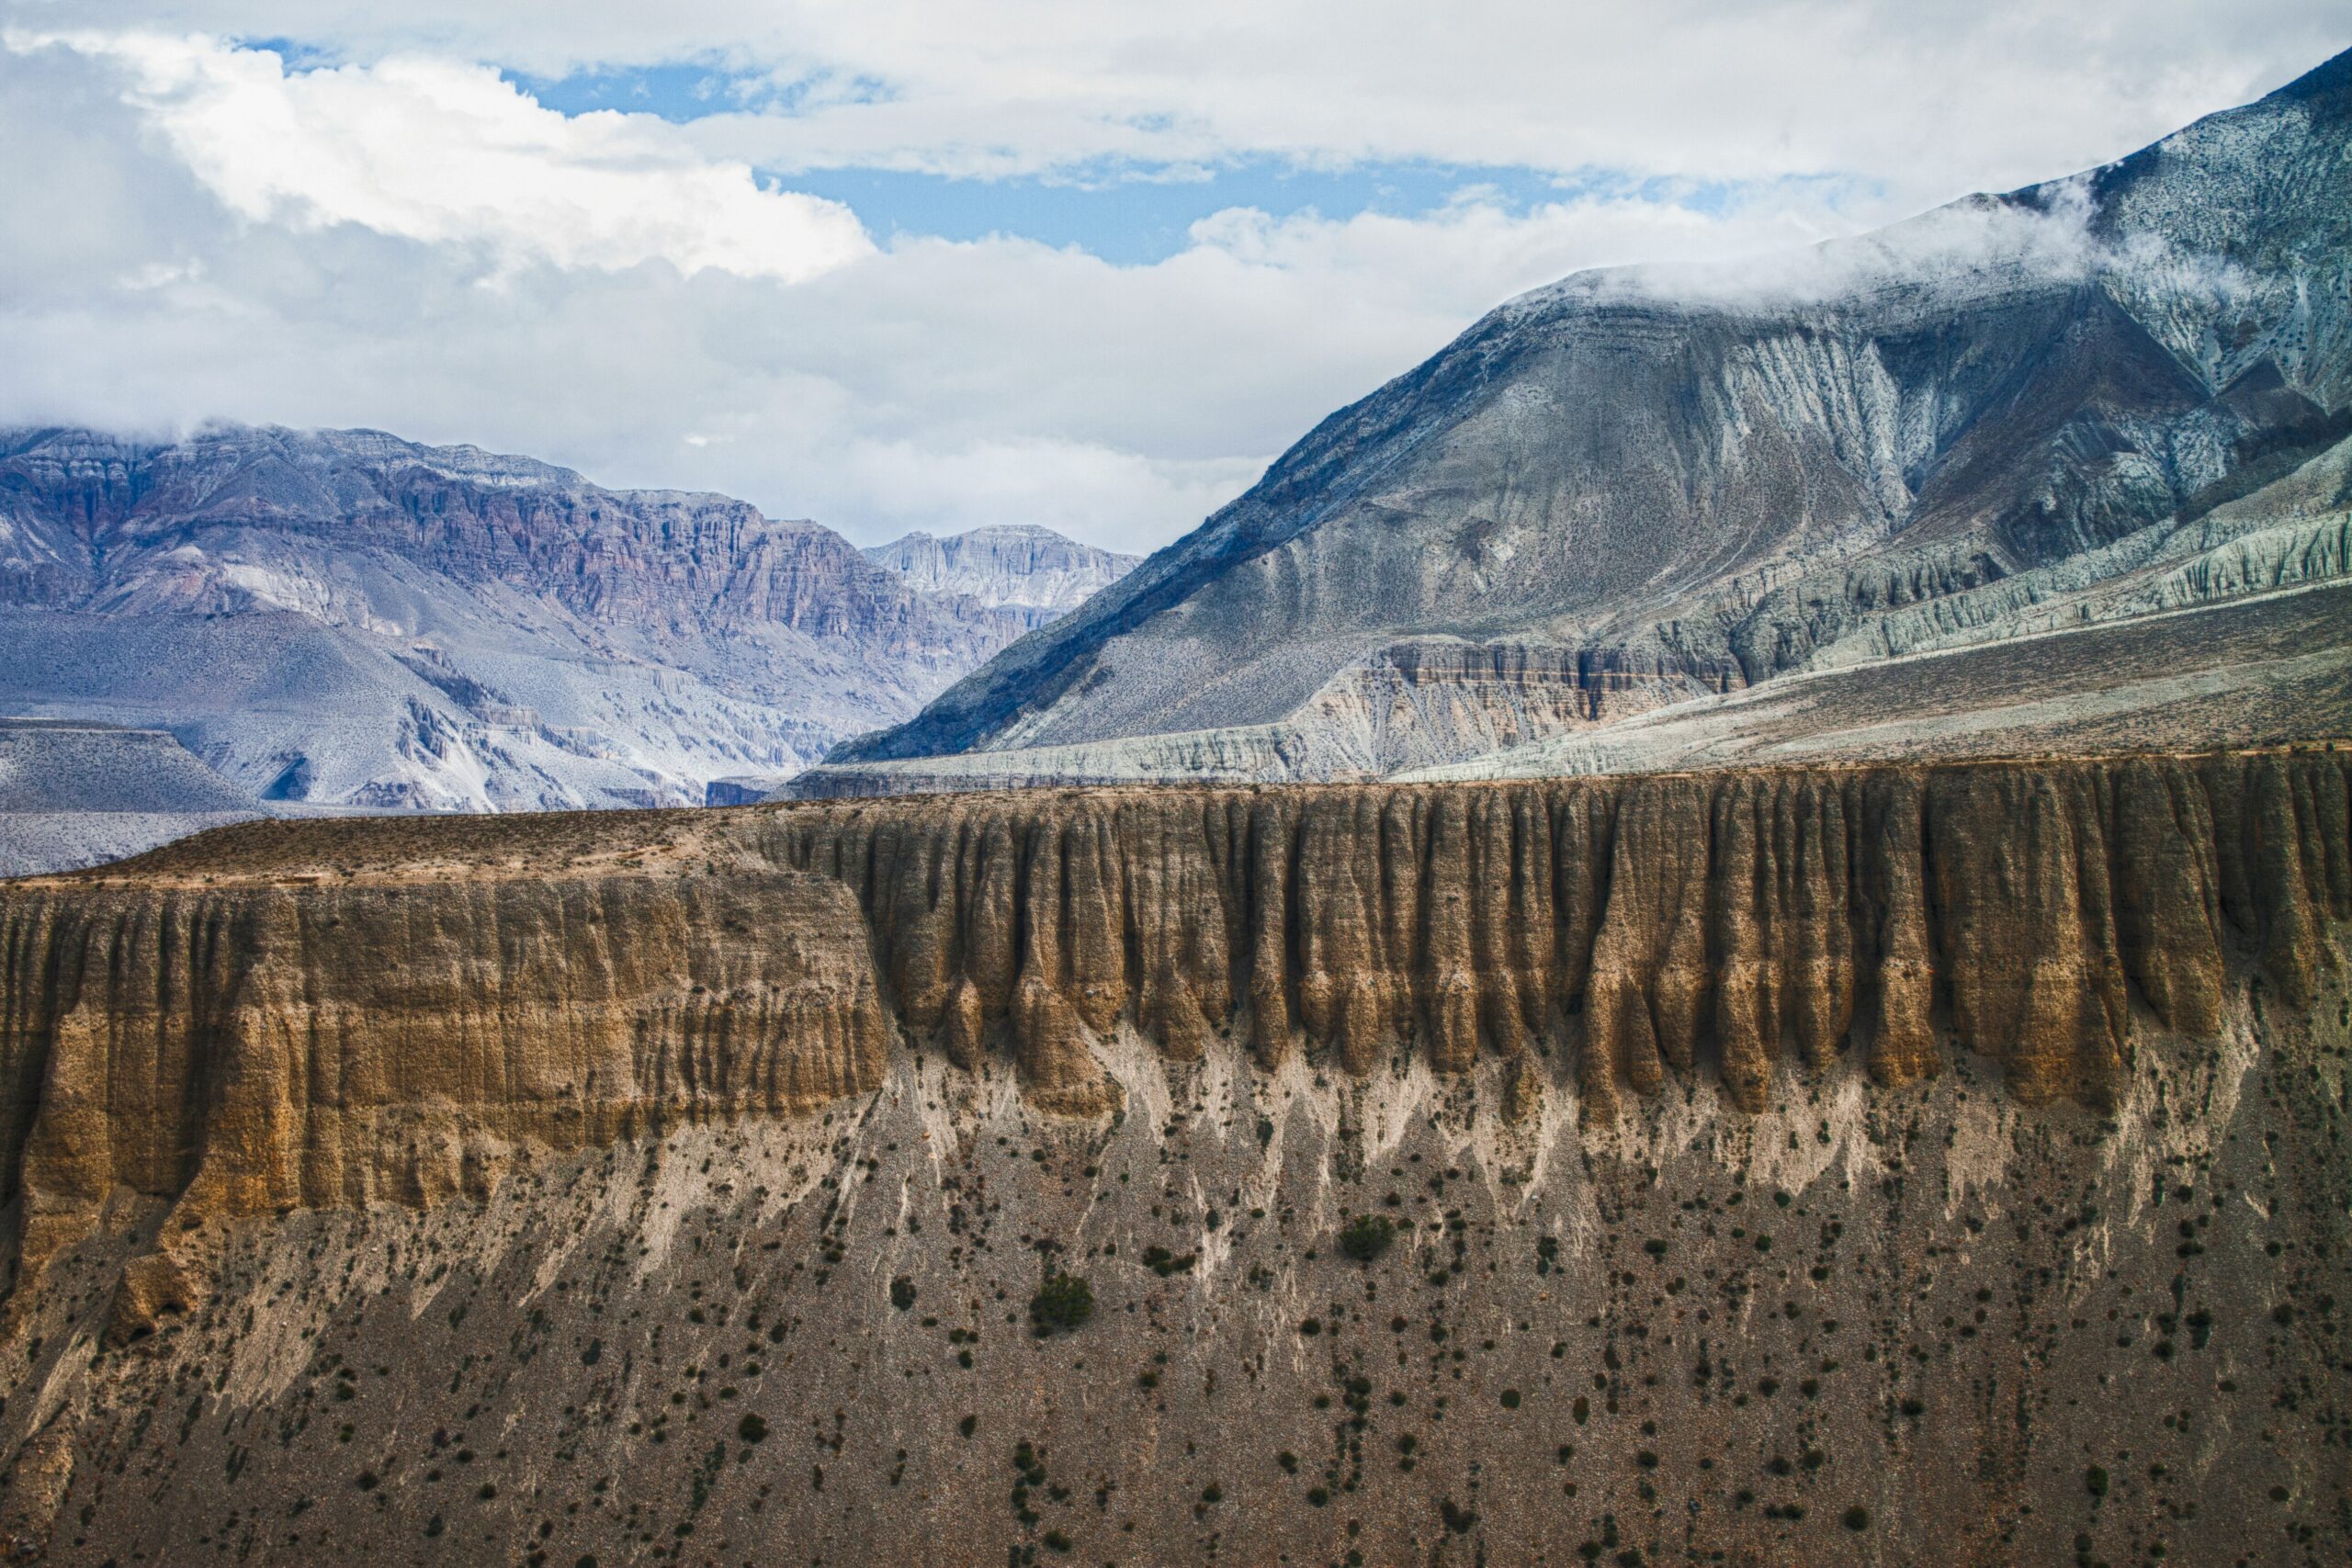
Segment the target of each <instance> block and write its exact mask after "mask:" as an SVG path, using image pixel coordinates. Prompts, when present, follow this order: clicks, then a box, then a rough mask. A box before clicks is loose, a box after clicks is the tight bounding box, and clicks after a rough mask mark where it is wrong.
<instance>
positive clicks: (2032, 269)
mask: <svg viewBox="0 0 2352 1568" xmlns="http://www.w3.org/2000/svg"><path fill="white" fill-rule="evenodd" d="M2347 128H2352V54H2347V55H2344V56H2339V57H2337V58H2336V59H2335V60H2333V61H2331V62H2328V63H2327V64H2326V65H2324V66H2323V67H2321V68H2320V69H2318V70H2316V71H2314V72H2312V73H2310V74H2309V75H2307V76H2306V77H2304V78H2302V79H2301V80H2300V81H2298V82H2297V83H2295V84H2293V85H2290V86H2289V87H2287V88H2284V89H2282V90H2281V91H2279V92H2278V93H2277V94H2274V95H2272V96H2270V97H2267V98H2265V99H2263V100H2262V101H2261V102H2259V103H2256V104H2255V105H2252V106H2249V107H2245V108H2243V109H2238V110H2233V111H2231V112H2229V113H2226V114H2222V115H2217V116H2214V117H2212V118H2209V119H2207V120H2204V121H2200V122H2199V123H2198V124H2197V125H2194V126H2191V127H2189V128H2188V129H2187V130H2182V131H2180V132H2178V133H2177V134H2176V135H2174V136H2171V137H2168V138H2166V139H2165V141H2161V142H2159V143H2157V144H2156V145H2154V146H2153V147H2151V148H2149V149H2146V150H2145V151H2143V152H2139V153H2136V154H2134V155H2133V156H2131V157H2130V158H2127V159H2124V160H2122V161H2121V162H2120V163H2118V164H2112V165H2109V166H2108V167H2106V168H2103V169H2099V170H2096V171H2093V172H2091V173H2089V174H2086V175H2077V176H2074V177H2072V178H2068V179H2064V180H2059V181H2054V182H2052V183H2051V184H2048V185H2044V186H2034V187H2031V188H2029V189H2027V190H2023V191H2019V192H2016V193H2013V194H2011V195H2008V196H2005V197H1974V198H1971V199H1969V200H1966V201H1963V202H1960V203H1956V204H1954V205H1953V206H1951V207H1949V208H1946V209H1939V210H1938V211H1936V212H1932V213H1929V214H1927V215H1925V216H1924V217H1921V218H1919V219H1916V220H1911V221H1909V222H1907V223H1904V224H1899V225H1896V226H1894V228H1892V229H1889V230H1886V231H1882V232H1880V233H1878V234H1874V235H1871V236H1866V237H1863V238H1860V239H1856V240H1851V241H1845V242H1839V243H1832V244H1829V245H1826V246H1823V247H1820V248H1818V249H1817V250H1815V251H1814V252H1812V253H1808V254H1804V255H1803V256H1800V257H1796V258H1791V259H1789V260H1787V261H1786V262H1784V263H1781V264H1764V265H1756V264H1750V265H1744V266H1743V267H1741V268H1740V269H1738V270H1737V271H1736V272H1733V271H1726V270H1722V269H1712V270H1711V269H1703V268H1682V269H1661V268H1634V269H1621V270H1611V271H1603V272H1596V273H1587V274H1579V275H1577V276H1574V277H1571V278H1568V279H1566V280H1565V281H1564V282H1561V283H1559V284H1555V285H1553V286H1551V287H1549V288H1543V289H1539V290H1537V291H1535V292H1534V293H1532V294H1530V295H1526V296H1523V297H1522V298H1521V299H1515V300H1512V301H1511V302H1510V303H1509V304H1507V305H1504V306H1503V307H1501V308H1500V309H1498V310H1496V311H1494V312H1493V313H1492V314H1490V315H1489V316H1487V318H1486V319H1485V320H1483V321H1479V322H1478V323H1477V324H1476V325H1475V326H1473V327H1472V328H1471V329H1470V330H1469V331H1468V332H1466V333H1464V334H1463V336H1462V337H1461V338H1459V339H1458V340H1456V341H1455V342H1454V343H1453V344H1451V345H1450V346H1449V347H1447V348H1446V349H1445V350H1444V351H1442V353H1440V354H1439V355H1437V356H1436V357H1435V358H1433V359H1431V360H1430V361H1429V362H1428V363H1427V364H1425V365H1422V366H1421V367H1419V368H1417V369H1415V370H1413V371H1411V372H1409V373H1408V374H1407V375H1405V376H1403V377H1401V378H1398V379H1397V380H1396V381H1393V382H1391V383H1390V384H1389V385H1387V386H1386V387H1384V388H1382V389H1380V390H1379V391H1377V392H1375V393H1374V394H1373V395H1372V396H1371V397H1369V398H1367V399H1365V400H1363V401H1362V402H1360V403H1358V404H1356V405H1354V406H1353V407H1351V408H1349V409H1346V410H1343V411H1341V412H1339V413H1337V414H1334V415H1333V416H1332V417H1331V418H1329V419H1328V420H1326V421H1325V422H1324V423H1322V424H1321V425H1320V426H1318V427H1317V429H1316V430H1315V431H1313V432H1312V433H1310V434H1308V435H1307V436H1306V438H1305V439H1304V440H1303V441H1301V442H1300V443H1299V444H1298V445H1297V446H1295V447H1294V448H1292V449H1291V451H1289V452H1288V453H1286V454H1285V455H1284V456H1283V457H1282V458H1281V459H1280V460H1279V461H1278V462H1276V463H1275V465H1274V466H1273V467H1272V468H1271V469H1270V470H1269V471H1268V473H1267V474H1266V476H1265V478H1264V479H1262V480H1261V482H1260V483H1259V485H1258V486H1257V487H1256V488H1255V489H1253V490H1252V491H1250V492H1249V493H1248V494H1246V495H1244V496H1243V497H1242V498H1241V499H1239V500H1238V501H1237V502H1234V503H1233V504H1231V505H1230V506H1228V507H1227V508H1226V509H1225V510H1223V511H1222V512H1220V513H1217V514H1216V515H1215V516H1214V517H1212V518H1210V519H1209V520H1208V522H1207V523H1205V524H1204V525H1203V526H1202V527H1201V528H1200V529H1199V530H1197V531H1196V532H1195V533H1193V535H1191V536H1188V537H1187V538H1186V539H1184V540H1182V542H1180V543H1179V544H1177V545H1175V546H1173V547H1170V548H1169V549H1166V550H1163V551H1161V552H1160V553H1159V554H1158V555H1156V556H1154V557H1153V558H1151V559H1150V560H1148V561H1147V562H1146V563H1145V564H1144V565H1143V566H1142V567H1140V568H1138V569H1137V570H1135V571H1134V572H1133V573H1131V574H1129V575H1128V576H1127V577H1126V578H1125V579H1124V580H1122V581H1120V582H1119V583H1117V584H1115V585H1114V587H1112V588H1111V589H1109V590H1108V591H1106V592H1103V593H1101V594H1098V595H1097V596H1096V597H1095V598H1094V599H1092V600H1091V601H1090V602H1089V603H1088V604H1086V605H1085V606H1084V607H1083V608H1082V609H1080V611H1079V612H1078V613H1076V614H1074V615H1071V616H1069V618H1068V619H1066V620H1064V621H1062V622H1060V623H1057V625H1055V626H1052V627H1051V628H1049V629H1047V630H1046V631H1045V632H1043V633H1041V634H1039V635H1038V636H1036V637H1031V638H1028V639H1026V640H1024V641H1023V642H1022V643H1021V644H1019V645H1018V646H1016V647H1015V648H1013V649H1009V650H1007V652H1005V653H1004V654H1002V655H1000V656H999V657H998V658H997V659H996V660H993V661H992V662H991V663H989V665H987V666H985V667H983V668H982V669H981V670H980V671H977V672H976V673H974V674H973V675H972V676H970V677H968V678H967V679H966V680H965V681H963V682H959V683H958V684H957V685H956V686H955V687H953V688H951V689H950V690H949V691H948V692H947V693H945V694H944V695H943V696H941V697H940V698H939V699H938V700H936V701H935V702H933V704H932V705H930V706H929V707H928V708H926V709H925V710H924V712H923V713H922V715H921V716H919V717H918V718H916V719H915V720H913V721H912V722H910V723H909V724H907V725H904V726H902V727H900V728H898V729H895V730H892V731H888V732H886V733H884V734H881V735H878V736H873V737H867V738H865V739H861V740H859V741H856V742H853V743H851V744H850V745H848V746H845V747H843V748H841V749H839V750H837V751H835V752H834V753H833V754H832V758H831V760H832V761H841V762H848V763H865V764H875V763H883V764H887V763H888V762H889V761H892V760H898V759H913V758H929V757H941V756H945V755H950V754H955V753H961V752H973V753H982V754H991V755H992V754H994V753H998V752H1002V751H1008V750H1017V749H1036V748H1044V747H1052V748H1056V749H1057V750H1058V751H1059V752H1061V753H1063V754H1068V753H1069V752H1070V751H1071V750H1076V751H1078V752H1080V753H1081V754H1082V755H1081V756H1080V758H1079V759H1078V760H1077V761H1076V764H1075V766H1076V769H1077V771H1078V772H1080V773H1091V774H1094V775H1097V776H1109V775H1110V774H1112V773H1115V772H1116V771H1117V769H1118V767H1119V766H1120V765H1121V764H1122V763H1123V762H1132V761H1133V760H1134V758H1135V757H1136V754H1137V752H1138V750H1140V751H1143V752H1146V753H1152V752H1157V753H1159V754H1162V755H1179V754H1181V755H1196V754H1199V753H1201V752H1204V751H1213V750H1220V749H1224V750H1230V749H1232V748H1233V747H1236V746H1251V745H1254V746H1255V747H1256V748H1257V750H1259V751H1260V752H1261V753H1262V754H1263V755H1264V756H1266V757H1267V758H1268V759H1269V760H1268V761H1265V762H1264V763H1263V765H1262V766H1261V768H1260V770H1259V771H1260V772H1261V773H1263V774H1271V775H1274V776H1303V777H1332V776H1343V775H1349V774H1363V773H1386V772H1390V771H1393V770H1396V769H1398V768H1403V767H1411V766H1423V765H1430V764H1433V763H1443V762H1447V761H1455V760H1458V759H1461V758H1463V757H1466V756H1471V755H1475V754H1477V753H1479V752H1481V751H1485V750H1492V749H1494V748H1495V747H1496V746H1497V745H1498V744H1510V743H1514V742H1525V741H1529V740H1533V739H1542V738H1543V737H1544V736H1545V735H1547V734H1556V733H1561V732H1564V731H1568V730H1574V729H1577V728H1589V727H1592V726H1594V725H1596V724H1600V723H1606V722H1608V721H1610V720H1612V719H1615V718H1618V717H1622V716H1628V715H1632V714H1638V713H1641V712H1644V711H1646V710H1649V709H1652V708H1656V707H1658V706H1662V705H1668V704H1670V703H1674V702H1678V701H1681V700H1687V699H1691V698H1697V697H1705V696H1711V695H1719V694H1724V693H1726V692H1731V691H1736V690H1739V689H1741V688H1744V687H1747V686H1749V685H1753V684H1756V683H1758V682H1767V681H1770V680H1773V679H1775V678H1777V677H1780V676H1781V675H1784V674H1787V673H1790V672H1792V671H1801V670H1805V669H1809V668H1816V667H1823V666H1827V665H1835V664H1841V663H1848V662H1852V661H1855V660H1861V659H1867V658H1871V657H1876V656H1879V655H1880V654H1882V653H1883V651H1885V649H1887V647H1888V646H1889V645H1890V644H1891V643H1893V642H1896V641H1899V640H1901V639H1902V638H1903V637H1906V636H1909V635H1911V632H1912V629H1913V628H1914V627H1916V625H1917V622H1918V620H1919V617H1920V614H1921V606H1923V605H1927V604H1939V603H1943V602H1946V601H1951V600H1955V599H1959V598H1961V597H1962V596H1966V595H1977V596H1978V597H1977V598H1976V600H1975V601H1974V603H1975V604H1976V605H1977V607H1978V609H1979V610H1980V611H1983V610H1984V608H1985V605H1986V604H1987V603H1988V600H1987V599H1986V598H1985V591H1986V590H1988V589H1989V588H1992V587H1994V585H1997V584H2001V583H2004V582H2018V581H2021V580H2022V581H2028V582H2031V583H2038V584H2040V585H2041V589H2042V590H2046V591H2049V592H2058V591H2062V590H2063V591H2073V590H2076V589H2080V588H2083V587H2086V586H2087V585H2088V584H2089V583H2090V582H2092V581H2096V580H2097V579H2098V576H2099V575H2100V574H2101V573H2104V572H2109V571H2121V570H2130V569H2132V568H2135V567H2137V566H2139V565H2141V564H2143V563H2144V562H2145V561H2147V560H2149V559H2152V558H2156V557H2158V556H2163V555H2165V554H2167V553H2168V552H2169V553H2170V554H2174V555H2182V554H2186V553H2188V548H2187V546H2186V544H2185V543H2184V538H2185V536H2183V534H2182V530H2184V529H2189V528H2195V527H2200V525H2202V524H2203V523H2204V522H2205V521H2206V520H2208V519H2210V517H2211V515H2212V514H2213V513H2214V511H2215V508H2216V507H2217V505H2218V504H2219V503H2220V502H2223V501H2226V500H2228V499H2230V498H2231V497H2233V496H2234V495H2242V494H2244V493H2246V492H2247V491H2249V490H2251V489H2253V488H2255V487H2256V484H2257V483H2259V482H2268V481H2271V480H2276V479H2278V478H2279V477H2281V476H2282V475H2283V474H2285V473H2288V472H2291V471H2292V470H2293V469H2295V468H2298V467H2299V466H2301V465H2302V464H2305V463H2309V462H2313V461H2318V460H2320V459H2322V458H2324V457H2325V455H2326V454H2327V452H2328V451H2329V449H2330V448H2331V447H2333V446H2335V443H2337V442H2338V441H2340V440H2342V439H2343V438H2344V437H2345V436H2346V434H2352V410H2348V409H2347V404H2352V306H2347V299H2346V290H2347V280H2352V217H2347V214H2352V161H2348V160H2347V158H2346V145H2347V141H2352V134H2348V131H2347ZM2239 521H2240V522H2241V523H2242V524H2243V525H2244V526H2245V528H2246V530H2247V531H2249V532H2254V531H2259V530H2260V529H2261V528H2263V527H2265V526H2267V525H2269V521H2270V520H2268V519H2266V518H2263V517H2241V518H2240V519H2239ZM2322 521H2323V522H2324V521H2325V520H2324V519H2323V520H2322ZM2209 535H2210V530H2202V531H2200V532H2199V534H2198V535H2197V536H2196V537H2197V539H2198V540H2199V547H2200V548H2211V547H2214V546H2216V545H2219V544H2224V543H2226V542H2227V541H2225V540H2216V539H2212V538H2211V537H2210V536H2209ZM2127 541H2130V543H2129V544H2127V543H2126V542H2127ZM2037 574H2039V575H2038V576H2037ZM2212 592H2213V596H2214V597H2216V598H2226V597H2229V596H2231V591H2228V590H2226V589H2223V588H2221V587H2215V588H2214V589H2213V590H2212ZM2006 613H2007V612H2002V614H2006ZM2000 619H2001V615H2000V614H1993V615H1988V618H1987V620H1986V635H2000V634H2001V633H2002V632H2003V631H2004V630H2005V629H2006V628H2004V627H2003V626H2000V625H1998V624H1996V623H1998V622H1999V621H2000ZM1495 671H1505V672H1510V673H1512V674H1513V675H1514V677H1515V679H1514V681H1513V682H1506V683H1507V684H1512V685H1513V686H1514V693H1513V695H1512V697H1511V699H1510V700H1511V702H1512V703H1513V704H1514V705H1513V706H1511V707H1510V710H1509V711H1508V712H1505V713H1502V714H1500V715H1499V716H1498V713H1497V710H1496V709H1495V708H1494V706H1493V699H1492V697H1491V695H1490V691H1489V688H1491V687H1492V686H1493V685H1494V683H1495V682H1493V681H1491V680H1489V679H1488V678H1487V677H1488V676H1489V675H1491V674H1492V673H1493V672H1495ZM1449 711H1450V712H1451V714H1452V716H1448V714H1449ZM1399 714H1404V715H1407V716H1410V717H1411V718H1413V720H1414V722H1411V723H1392V722H1390V721H1391V719H1392V718H1394V717H1396V716H1398V715H1399ZM1498 718H1499V722H1498ZM1269 737H1271V739H1268V738H1269ZM1150 738H1157V739H1150ZM1006 766H1007V768H1008V769H1012V770H1017V769H1018V768H1019V767H1020V766H1021V764H1018V763H1016V762H1013V761H1008V762H1007V764H1006ZM972 771H973V772H975V773H986V772H988V771H989V766H988V763H987V761H986V760H985V756H983V757H981V758H976V759H974V760H973V766H972ZM870 774H871V770H869V775H870ZM830 776H831V775H830V774H828V773H824V772H820V773H817V774H814V775H811V776H810V777H809V779H807V780H805V781H804V784H805V786H806V787H808V788H810V789H811V790H814V791H817V792H822V791H823V790H825V789H826V788H828V787H830V786H829V778H830Z"/></svg>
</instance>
